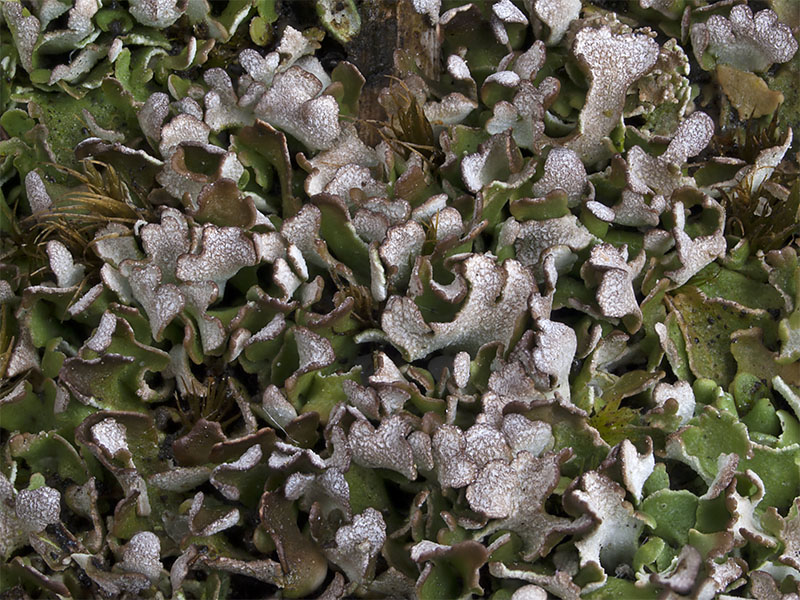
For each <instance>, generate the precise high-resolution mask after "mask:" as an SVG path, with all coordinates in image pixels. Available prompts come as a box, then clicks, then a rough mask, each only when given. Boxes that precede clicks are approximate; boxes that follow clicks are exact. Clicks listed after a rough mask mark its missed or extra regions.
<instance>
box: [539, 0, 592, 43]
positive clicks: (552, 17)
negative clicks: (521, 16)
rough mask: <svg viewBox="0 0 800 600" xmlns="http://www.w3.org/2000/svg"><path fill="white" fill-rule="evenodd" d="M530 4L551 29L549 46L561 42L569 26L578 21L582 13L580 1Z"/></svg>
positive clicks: (561, 0)
mask: <svg viewBox="0 0 800 600" xmlns="http://www.w3.org/2000/svg"><path fill="white" fill-rule="evenodd" d="M528 2H529V4H532V5H533V10H534V11H535V12H536V16H537V17H539V19H540V20H541V21H542V22H543V23H544V24H545V25H547V26H548V27H549V28H550V35H549V36H548V38H547V45H548V46H552V45H554V44H557V43H558V42H560V41H561V38H563V37H564V34H565V33H566V32H567V29H568V28H569V24H570V23H572V21H574V20H575V19H577V18H578V16H579V15H580V12H581V1H580V0H528Z"/></svg>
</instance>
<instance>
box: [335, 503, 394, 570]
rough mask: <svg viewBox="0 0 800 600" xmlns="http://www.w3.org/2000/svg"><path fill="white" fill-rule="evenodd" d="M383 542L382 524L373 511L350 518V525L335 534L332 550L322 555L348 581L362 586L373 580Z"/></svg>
mask: <svg viewBox="0 0 800 600" xmlns="http://www.w3.org/2000/svg"><path fill="white" fill-rule="evenodd" d="M385 542H386V523H385V522H384V520H383V516H382V515H381V513H379V512H378V511H377V510H375V509H374V508H367V509H366V510H365V511H364V512H362V513H360V514H357V515H355V516H354V517H353V522H352V523H351V524H349V525H343V526H342V527H340V528H339V529H338V530H337V531H336V547H335V548H331V549H330V550H328V551H327V552H326V555H327V556H328V558H329V559H330V560H332V561H333V562H334V563H335V564H336V565H337V566H339V567H340V568H341V569H342V570H343V571H344V572H345V574H346V575H347V576H348V578H349V579H350V581H353V582H355V583H363V582H365V581H366V580H367V579H371V577H372V576H374V570H375V561H376V559H377V557H378V553H379V552H380V551H381V549H382V548H383V544H384V543H385Z"/></svg>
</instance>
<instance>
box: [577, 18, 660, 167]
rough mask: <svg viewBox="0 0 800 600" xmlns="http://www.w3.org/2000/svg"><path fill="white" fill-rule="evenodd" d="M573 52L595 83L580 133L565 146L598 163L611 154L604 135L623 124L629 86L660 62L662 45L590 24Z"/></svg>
mask: <svg viewBox="0 0 800 600" xmlns="http://www.w3.org/2000/svg"><path fill="white" fill-rule="evenodd" d="M572 51H573V53H574V55H575V57H576V58H577V59H578V61H579V62H580V63H581V65H583V66H584V68H585V69H586V70H587V71H588V73H589V75H590V77H591V84H590V87H589V92H588V93H587V95H586V104H585V105H584V107H583V109H582V110H581V114H580V121H579V132H580V133H579V135H577V136H575V137H573V138H571V139H569V140H566V143H565V145H566V147H568V148H570V149H572V150H574V151H575V152H577V154H578V155H579V156H580V157H581V160H583V161H584V163H587V164H594V163H597V162H599V161H601V160H602V159H604V158H605V157H607V156H608V155H609V152H608V150H607V146H606V143H605V142H604V138H605V137H606V136H608V135H609V134H610V133H611V132H612V131H613V129H614V128H615V127H616V126H617V125H618V124H619V120H620V117H621V116H622V110H623V108H624V105H625V94H626V92H627V90H628V87H630V85H631V84H632V83H633V82H635V81H636V80H637V79H639V78H640V77H641V76H642V75H645V74H646V73H647V72H648V71H650V69H651V68H653V66H654V65H655V64H656V61H657V60H658V44H657V43H656V42H655V41H653V39H652V38H651V37H649V36H646V35H643V34H633V33H627V34H618V33H612V31H611V29H610V28H609V27H608V26H603V27H602V28H600V29H592V28H589V27H586V28H583V29H581V30H579V31H578V33H577V34H576V35H575V43H574V44H573V48H572Z"/></svg>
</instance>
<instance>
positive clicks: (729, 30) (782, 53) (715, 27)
mask: <svg viewBox="0 0 800 600" xmlns="http://www.w3.org/2000/svg"><path fill="white" fill-rule="evenodd" d="M691 39H692V48H693V50H694V53H695V57H696V58H697V62H699V63H700V65H701V66H702V67H703V68H705V69H710V68H713V65H714V63H715V62H716V63H722V64H728V65H732V66H733V67H735V68H737V69H740V70H743V71H755V72H762V71H766V70H767V69H769V67H770V66H772V64H773V63H783V62H787V61H789V60H790V59H791V58H792V56H794V53H795V52H797V40H796V39H795V38H794V36H793V35H792V30H791V28H790V27H789V26H788V25H786V24H785V23H781V22H780V21H779V20H778V15H776V14H775V13H774V12H773V11H772V10H769V9H764V10H761V11H759V12H757V13H756V14H755V15H753V11H752V10H751V9H750V7H749V6H747V4H739V5H737V6H734V7H733V8H732V9H731V13H730V16H729V17H728V18H725V17H723V16H720V15H712V16H711V17H709V19H708V20H707V21H706V22H705V23H695V24H694V25H692V29H691ZM706 53H708V54H710V55H711V57H713V58H712V59H711V60H708V59H707V58H706Z"/></svg>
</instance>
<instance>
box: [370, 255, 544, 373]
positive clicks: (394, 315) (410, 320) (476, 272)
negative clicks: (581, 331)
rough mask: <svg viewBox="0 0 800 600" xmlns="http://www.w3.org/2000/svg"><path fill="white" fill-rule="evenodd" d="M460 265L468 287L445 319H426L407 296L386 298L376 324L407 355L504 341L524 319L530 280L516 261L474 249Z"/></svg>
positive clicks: (419, 355) (413, 356)
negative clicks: (500, 261) (451, 317)
mask: <svg viewBox="0 0 800 600" xmlns="http://www.w3.org/2000/svg"><path fill="white" fill-rule="evenodd" d="M460 270H461V271H462V272H463V276H464V278H465V279H466V280H467V282H469V288H470V291H469V293H468V294H467V298H466V300H465V301H464V304H463V305H462V307H461V310H460V311H459V313H458V315H457V316H456V318H455V319H454V320H453V321H451V322H449V323H436V322H433V323H426V322H425V320H424V319H423V317H422V314H421V313H420V310H419V308H418V307H417V305H416V304H415V303H414V301H413V300H412V299H411V298H409V297H403V296H392V297H391V298H389V301H388V302H387V305H386V310H385V311H384V313H383V317H382V320H381V324H382V327H383V330H384V332H385V333H386V335H387V336H388V337H389V339H390V340H391V341H392V343H393V344H394V345H395V346H397V347H398V348H400V349H401V350H402V351H403V353H404V354H405V355H406V357H407V359H408V360H416V359H418V358H422V357H424V356H426V355H428V354H430V353H431V352H433V351H434V350H437V349H440V348H444V347H451V348H454V349H464V350H466V351H468V352H471V353H472V352H475V351H477V349H478V348H479V347H480V346H482V345H483V344H486V343H488V342H492V341H499V342H502V343H504V344H506V345H508V343H509V342H510V340H511V338H512V336H513V335H514V333H515V331H516V330H517V328H518V326H519V323H520V322H521V320H523V319H524V315H525V312H526V310H527V304H528V298H529V297H530V294H531V293H532V291H533V286H534V283H533V278H532V277H531V275H530V273H529V272H528V270H527V269H525V268H524V267H523V266H522V265H521V264H520V263H518V262H517V261H515V260H507V261H505V263H503V265H502V267H501V266H499V265H497V264H496V263H495V261H494V259H493V258H492V257H491V256H490V255H481V254H474V255H472V256H470V257H469V258H467V259H466V260H465V261H464V263H463V266H462V268H461V269H460Z"/></svg>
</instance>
